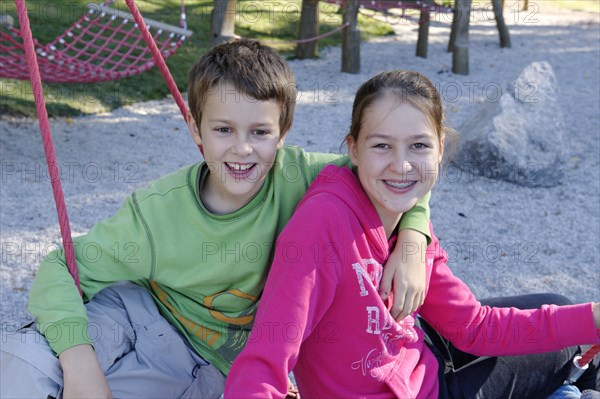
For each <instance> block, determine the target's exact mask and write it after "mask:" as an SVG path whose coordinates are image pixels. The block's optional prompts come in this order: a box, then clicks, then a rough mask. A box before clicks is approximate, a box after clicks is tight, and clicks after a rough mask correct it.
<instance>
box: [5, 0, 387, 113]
mask: <svg viewBox="0 0 600 399" xmlns="http://www.w3.org/2000/svg"><path fill="white" fill-rule="evenodd" d="M97 1H99V0H97ZM88 2H89V1H88V0H78V1H75V0H55V1H52V2H46V1H29V2H28V11H29V16H30V20H31V29H32V32H33V36H34V37H35V38H37V39H38V40H39V41H40V42H41V43H47V42H50V41H52V40H53V39H54V38H55V37H56V36H58V35H59V34H61V33H62V32H64V31H65V30H66V29H67V28H68V27H69V26H70V25H71V24H72V23H73V22H74V21H76V20H77V19H79V17H80V16H81V15H82V14H83V13H85V12H86V4H87V3H88ZM136 3H137V4H138V7H139V9H140V11H141V12H142V15H144V16H145V17H147V18H151V19H155V20H158V21H161V22H165V23H169V24H172V25H176V26H179V14H180V2H179V0H148V1H136ZM320 4H321V13H320V19H321V33H325V32H328V31H331V30H333V29H335V28H336V27H338V26H340V24H341V20H342V16H341V14H340V13H339V12H338V8H337V6H334V5H331V4H326V3H323V2H321V3H320ZM185 5H186V14H187V22H188V26H189V29H190V30H192V31H193V32H194V33H193V35H192V36H191V37H190V38H189V40H187V41H186V42H185V43H184V45H183V46H182V47H181V48H179V50H178V51H177V53H176V54H175V55H173V56H171V57H170V58H169V59H168V60H167V64H168V66H169V68H170V70H171V73H172V74H173V77H174V78H175V81H176V82H177V84H178V86H179V89H180V90H181V91H185V90H186V82H187V73H188V70H189V68H190V67H191V65H192V64H193V63H194V62H195V61H196V60H197V59H198V57H199V56H200V55H201V54H202V53H203V52H205V51H206V50H207V49H208V48H209V47H210V20H211V18H210V13H211V10H212V1H211V0H204V1H201V0H186V1H185ZM113 7H118V8H119V9H121V10H124V11H127V7H126V5H125V3H124V2H123V1H120V2H117V3H116V5H115V6H113ZM0 8H1V9H0V14H9V15H12V16H13V17H14V19H15V21H18V18H17V14H16V11H15V6H14V2H12V1H4V0H1V1H0ZM300 9H301V0H285V1H281V2H280V1H265V0H263V1H250V0H238V7H237V13H236V34H238V35H241V36H243V37H248V38H256V39H261V40H265V41H267V40H268V44H269V45H270V46H272V47H275V48H276V49H277V50H278V51H280V52H281V53H282V54H284V55H285V56H286V57H290V56H292V55H293V52H294V48H295V47H294V45H293V44H291V43H289V42H286V41H290V40H294V39H295V38H296V32H297V29H298V23H299V20H300ZM359 28H360V29H361V31H362V32H363V37H364V38H365V39H367V38H369V37H373V36H379V35H387V34H392V33H393V31H392V29H391V27H389V26H388V25H387V24H385V23H382V22H377V21H375V20H373V19H370V18H369V19H365V18H364V17H362V16H359ZM340 39H341V34H340V33H336V34H335V35H333V36H331V37H328V38H326V39H323V40H321V41H320V42H319V45H320V46H327V45H338V44H339V43H340ZM44 92H45V97H46V101H47V109H48V113H49V115H50V116H69V115H80V114H87V113H97V112H103V111H108V110H111V109H113V108H116V107H120V106H123V105H126V104H131V103H134V102H139V101H146V100H151V99H160V98H164V97H165V96H167V95H168V93H169V92H168V89H167V87H166V85H165V83H164V81H163V79H162V76H161V75H160V73H159V71H158V70H157V69H156V68H153V69H152V70H150V71H148V72H145V73H142V74H140V75H137V76H132V77H129V78H125V79H121V80H119V81H116V82H103V83H92V84H44ZM0 113H3V114H11V115H28V116H34V115H35V106H34V102H33V95H32V93H31V85H30V83H29V82H28V81H17V80H9V79H0Z"/></svg>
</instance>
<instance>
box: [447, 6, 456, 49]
mask: <svg viewBox="0 0 600 399" xmlns="http://www.w3.org/2000/svg"><path fill="white" fill-rule="evenodd" d="M456 7H457V6H456V5H455V6H454V8H453V9H452V23H451V24H450V39H449V40H448V50H447V51H448V52H449V53H450V52H452V51H454V45H455V44H456V31H457V30H458V29H457V24H458V18H457V17H456V14H457V12H456Z"/></svg>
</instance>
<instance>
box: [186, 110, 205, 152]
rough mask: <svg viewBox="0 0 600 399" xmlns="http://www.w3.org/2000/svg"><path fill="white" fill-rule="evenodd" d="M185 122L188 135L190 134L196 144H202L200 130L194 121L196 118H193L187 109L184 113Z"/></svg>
mask: <svg viewBox="0 0 600 399" xmlns="http://www.w3.org/2000/svg"><path fill="white" fill-rule="evenodd" d="M186 123H187V126H188V130H189V132H190V135H191V136H192V140H194V143H196V144H197V145H202V138H201V137H200V130H198V124H197V123H196V120H195V119H194V117H193V116H192V113H191V112H190V111H188V113H187V115H186Z"/></svg>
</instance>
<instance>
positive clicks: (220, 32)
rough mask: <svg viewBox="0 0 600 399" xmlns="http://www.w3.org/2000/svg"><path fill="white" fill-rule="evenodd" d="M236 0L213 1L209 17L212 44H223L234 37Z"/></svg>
mask: <svg viewBox="0 0 600 399" xmlns="http://www.w3.org/2000/svg"><path fill="white" fill-rule="evenodd" d="M235 5H236V0H213V10H212V16H211V31H212V44H213V46H216V45H217V44H221V43H225V42H228V41H230V40H231V39H233V37H234V36H235Z"/></svg>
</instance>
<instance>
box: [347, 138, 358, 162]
mask: <svg viewBox="0 0 600 399" xmlns="http://www.w3.org/2000/svg"><path fill="white" fill-rule="evenodd" d="M346 147H348V156H349V157H350V161H352V163H353V164H354V166H356V165H357V164H358V148H357V146H356V141H355V140H354V138H352V136H348V137H346Z"/></svg>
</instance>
